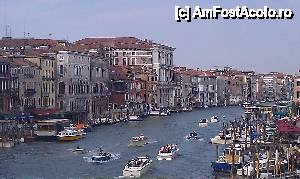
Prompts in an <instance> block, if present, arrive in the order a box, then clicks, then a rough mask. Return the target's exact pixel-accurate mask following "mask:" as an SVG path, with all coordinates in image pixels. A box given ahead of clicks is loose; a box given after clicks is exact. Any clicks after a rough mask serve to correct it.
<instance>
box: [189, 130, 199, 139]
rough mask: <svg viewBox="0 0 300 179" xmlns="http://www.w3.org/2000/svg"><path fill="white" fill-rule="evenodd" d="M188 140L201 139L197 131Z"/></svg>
mask: <svg viewBox="0 0 300 179" xmlns="http://www.w3.org/2000/svg"><path fill="white" fill-rule="evenodd" d="M187 139H200V137H199V136H198V134H197V133H196V132H195V131H193V132H191V133H190V134H189V135H188V136H187Z"/></svg>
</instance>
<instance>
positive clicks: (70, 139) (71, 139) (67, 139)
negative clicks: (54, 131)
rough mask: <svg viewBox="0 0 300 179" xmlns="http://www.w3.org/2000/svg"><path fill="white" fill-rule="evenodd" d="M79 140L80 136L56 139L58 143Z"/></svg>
mask: <svg viewBox="0 0 300 179" xmlns="http://www.w3.org/2000/svg"><path fill="white" fill-rule="evenodd" d="M79 139H81V136H63V137H58V140H59V141H74V140H79Z"/></svg>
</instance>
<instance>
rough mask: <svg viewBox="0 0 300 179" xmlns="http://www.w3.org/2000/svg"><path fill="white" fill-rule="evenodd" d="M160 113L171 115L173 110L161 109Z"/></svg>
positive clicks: (161, 114)
mask: <svg viewBox="0 0 300 179" xmlns="http://www.w3.org/2000/svg"><path fill="white" fill-rule="evenodd" d="M159 115H160V116H169V115H171V111H170V110H168V109H166V110H161V111H160V114H159Z"/></svg>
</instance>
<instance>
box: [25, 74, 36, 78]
mask: <svg viewBox="0 0 300 179" xmlns="http://www.w3.org/2000/svg"><path fill="white" fill-rule="evenodd" d="M24 77H25V78H33V77H34V75H33V74H24Z"/></svg>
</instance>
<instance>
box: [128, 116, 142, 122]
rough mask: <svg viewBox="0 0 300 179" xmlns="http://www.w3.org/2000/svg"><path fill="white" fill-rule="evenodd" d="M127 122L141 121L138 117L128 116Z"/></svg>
mask: <svg viewBox="0 0 300 179" xmlns="http://www.w3.org/2000/svg"><path fill="white" fill-rule="evenodd" d="M128 120H129V121H142V120H141V119H140V117H139V116H138V115H130V116H129V117H128Z"/></svg>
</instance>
